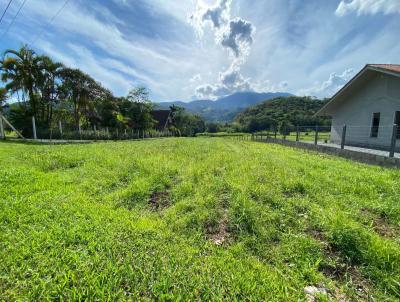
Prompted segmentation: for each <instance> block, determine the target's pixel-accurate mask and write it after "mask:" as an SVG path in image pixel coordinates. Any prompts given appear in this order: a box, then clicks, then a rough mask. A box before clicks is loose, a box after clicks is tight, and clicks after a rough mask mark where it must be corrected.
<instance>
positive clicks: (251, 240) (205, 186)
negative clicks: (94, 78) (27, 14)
mask: <svg viewBox="0 0 400 302" xmlns="http://www.w3.org/2000/svg"><path fill="white" fill-rule="evenodd" d="M0 182H1V186H0V259H1V261H0V301H2V300H4V301H38V300H58V301H61V300H88V301H116V300H131V301H138V300H140V301H150V300H162V301H178V300H180V301H187V300H217V301H222V300H228V301H229V300H247V301H258V300H268V301H305V300H306V295H305V293H304V288H305V287H306V286H316V287H323V288H326V289H327V291H328V296H326V295H322V294H319V295H318V297H316V298H317V299H319V300H320V301H328V300H332V301H336V300H337V301H346V300H343V299H348V300H357V301H372V299H375V301H396V300H399V299H400V277H399V276H400V239H399V238H400V225H399V221H400V203H399V200H400V196H399V188H400V172H399V171H398V170H391V169H383V168H379V167H374V166H368V165H364V164H359V163H354V162H351V161H347V160H343V159H339V158H335V157H331V156H327V155H322V154H317V153H309V152H306V151H302V150H296V149H292V148H287V147H282V146H278V145H272V144H263V143H255V142H248V141H235V140H231V139H224V138H190V139H189V138H180V139H178V138H176V139H174V138H171V139H159V140H146V141H136V142H106V143H94V144H87V145H57V146H49V145H32V144H29V145H27V144H18V143H0ZM341 299H342V300H341Z"/></svg>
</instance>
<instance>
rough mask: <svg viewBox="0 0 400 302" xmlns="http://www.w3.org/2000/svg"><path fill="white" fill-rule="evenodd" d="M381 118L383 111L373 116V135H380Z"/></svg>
mask: <svg viewBox="0 0 400 302" xmlns="http://www.w3.org/2000/svg"><path fill="white" fill-rule="evenodd" d="M380 120H381V113H380V112H375V113H374V114H373V116H372V127H371V137H378V131H379V122H380Z"/></svg>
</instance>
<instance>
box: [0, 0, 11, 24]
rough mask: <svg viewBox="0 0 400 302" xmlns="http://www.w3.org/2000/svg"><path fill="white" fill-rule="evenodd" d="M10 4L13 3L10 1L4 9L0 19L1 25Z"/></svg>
mask: <svg viewBox="0 0 400 302" xmlns="http://www.w3.org/2000/svg"><path fill="white" fill-rule="evenodd" d="M11 2H13V0H10V1H9V2H8V4H7V6H6V8H5V10H4V12H3V14H2V15H1V17H0V23H1V21H3V18H4V16H5V15H6V13H7V10H8V8H9V7H10V5H11Z"/></svg>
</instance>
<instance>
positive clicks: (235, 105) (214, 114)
mask: <svg viewBox="0 0 400 302" xmlns="http://www.w3.org/2000/svg"><path fill="white" fill-rule="evenodd" d="M290 95H291V94H290V93H285V92H265V93H262V92H260V93H259V92H236V93H233V94H231V95H228V96H225V97H222V98H219V99H217V100H215V101H211V100H196V101H191V102H179V101H178V102H162V103H157V104H156V106H158V107H160V108H164V109H168V108H169V106H172V105H175V106H179V107H183V108H185V109H187V110H188V111H189V112H191V113H193V114H197V115H200V116H201V117H202V118H203V119H205V120H206V121H207V122H231V121H232V120H233V119H234V117H235V116H236V115H237V114H238V113H239V112H240V111H241V110H243V109H244V108H247V107H249V106H253V105H255V104H258V103H261V102H262V101H265V100H270V99H273V98H276V97H281V96H282V97H283V96H290Z"/></svg>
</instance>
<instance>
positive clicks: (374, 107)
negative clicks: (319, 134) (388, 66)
mask: <svg viewBox="0 0 400 302" xmlns="http://www.w3.org/2000/svg"><path fill="white" fill-rule="evenodd" d="M396 111H400V78H398V77H395V76H391V75H386V74H381V73H377V75H376V77H374V78H373V79H372V80H370V81H368V83H367V84H366V85H365V86H364V87H363V89H360V90H359V91H358V92H357V93H355V94H353V95H352V96H351V97H350V98H349V99H347V100H346V101H345V102H343V103H341V104H340V105H338V106H337V107H336V108H334V112H333V114H332V133H331V134H332V135H331V141H332V142H334V143H338V144H340V142H341V135H342V129H343V125H345V124H346V125H347V133H346V144H349V145H359V146H365V147H377V148H389V147H390V143H391V138H392V129H393V124H394V119H395V112H396ZM374 112H380V124H379V132H378V137H377V138H373V137H371V126H372V116H373V113H374ZM397 147H400V140H397Z"/></svg>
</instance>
